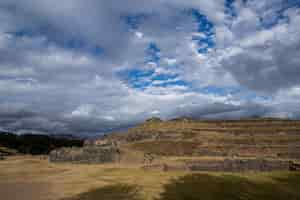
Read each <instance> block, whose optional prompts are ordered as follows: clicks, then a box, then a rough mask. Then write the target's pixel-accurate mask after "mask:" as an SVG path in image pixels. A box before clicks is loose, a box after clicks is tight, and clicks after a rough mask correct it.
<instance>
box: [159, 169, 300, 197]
mask: <svg viewBox="0 0 300 200" xmlns="http://www.w3.org/2000/svg"><path fill="white" fill-rule="evenodd" d="M221 199H222V200H286V199H289V200H297V199H300V174H291V175H288V176H286V177H280V178H279V177H277V178H275V177H274V178H272V181H268V182H266V181H254V180H250V179H247V178H244V177H240V176H236V175H223V176H213V175H207V174H192V175H187V176H184V177H181V178H179V179H176V180H173V181H172V182H171V183H169V184H167V185H165V186H164V192H163V193H162V194H161V197H160V198H159V199H157V200H221Z"/></svg>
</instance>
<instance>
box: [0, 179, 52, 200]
mask: <svg viewBox="0 0 300 200" xmlns="http://www.w3.org/2000/svg"><path fill="white" fill-rule="evenodd" d="M0 194H1V199H3V200H4V199H5V200H21V199H22V200H52V199H55V198H54V196H53V192H52V189H51V185H50V184H48V183H30V182H6V183H4V182H0Z"/></svg>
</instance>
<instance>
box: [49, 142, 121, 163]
mask: <svg viewBox="0 0 300 200" xmlns="http://www.w3.org/2000/svg"><path fill="white" fill-rule="evenodd" d="M119 159H120V151H119V149H118V148H115V147H97V146H85V147H83V148H61V149H57V150H54V151H52V152H51V153H50V155H49V160H50V161H51V162H72V163H93V164H94V163H95V164H97V163H99V164H100V163H112V162H118V161H119Z"/></svg>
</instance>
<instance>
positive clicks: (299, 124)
mask: <svg viewBox="0 0 300 200" xmlns="http://www.w3.org/2000/svg"><path fill="white" fill-rule="evenodd" d="M101 140H114V141H119V142H120V143H121V144H122V145H123V146H126V148H129V149H132V150H136V151H141V152H145V153H153V154H155V155H160V156H197V157H204V156H210V157H241V158H244V157H245V158H251V157H254V158H257V157H264V158H273V159H299V158H300V121H296V120H282V119H271V118H267V119H244V120H210V121H209V120H206V121H205V120H192V119H186V118H181V119H175V120H170V121H161V120H158V119H153V120H151V119H150V120H147V121H146V122H144V123H142V124H139V125H138V126H136V127H134V128H130V129H129V130H128V131H127V132H124V133H113V134H110V135H107V136H104V137H103V138H101V139H100V140H98V142H99V141H101ZM95 143H97V141H96V142H95Z"/></svg>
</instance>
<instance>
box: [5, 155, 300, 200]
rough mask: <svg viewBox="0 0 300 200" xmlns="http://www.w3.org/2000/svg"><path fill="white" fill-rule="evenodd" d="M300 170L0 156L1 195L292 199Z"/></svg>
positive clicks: (47, 199)
mask: <svg viewBox="0 0 300 200" xmlns="http://www.w3.org/2000/svg"><path fill="white" fill-rule="evenodd" d="M299 191H300V174H299V173H290V172H273V173H254V172H249V173H243V174H230V173H193V174H192V173H188V172H180V171H178V172H176V171H173V172H163V171H159V170H157V171H155V170H150V171H148V170H143V169H141V168H140V166H138V165H128V164H108V165H72V164H53V163H49V162H48V160H45V159H42V158H40V157H31V156H28V157H24V156H23V157H11V158H9V159H7V160H4V161H0V194H1V199H5V200H17V199H22V200H27V199H28V200H99V199H101V200H102V199H103V200H114V199H118V200H123V199H124V200H139V199H145V200H179V199H180V200H198V199H199V200H200V199H201V200H214V199H228V200H235V199H240V200H243V199H248V200H252V199H253V200H260V199H261V200H268V199H272V200H273V199H275V200H276V199H278V200H281V199H282V200H286V199H289V200H290V199H291V200H296V199H300V192H299Z"/></svg>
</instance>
